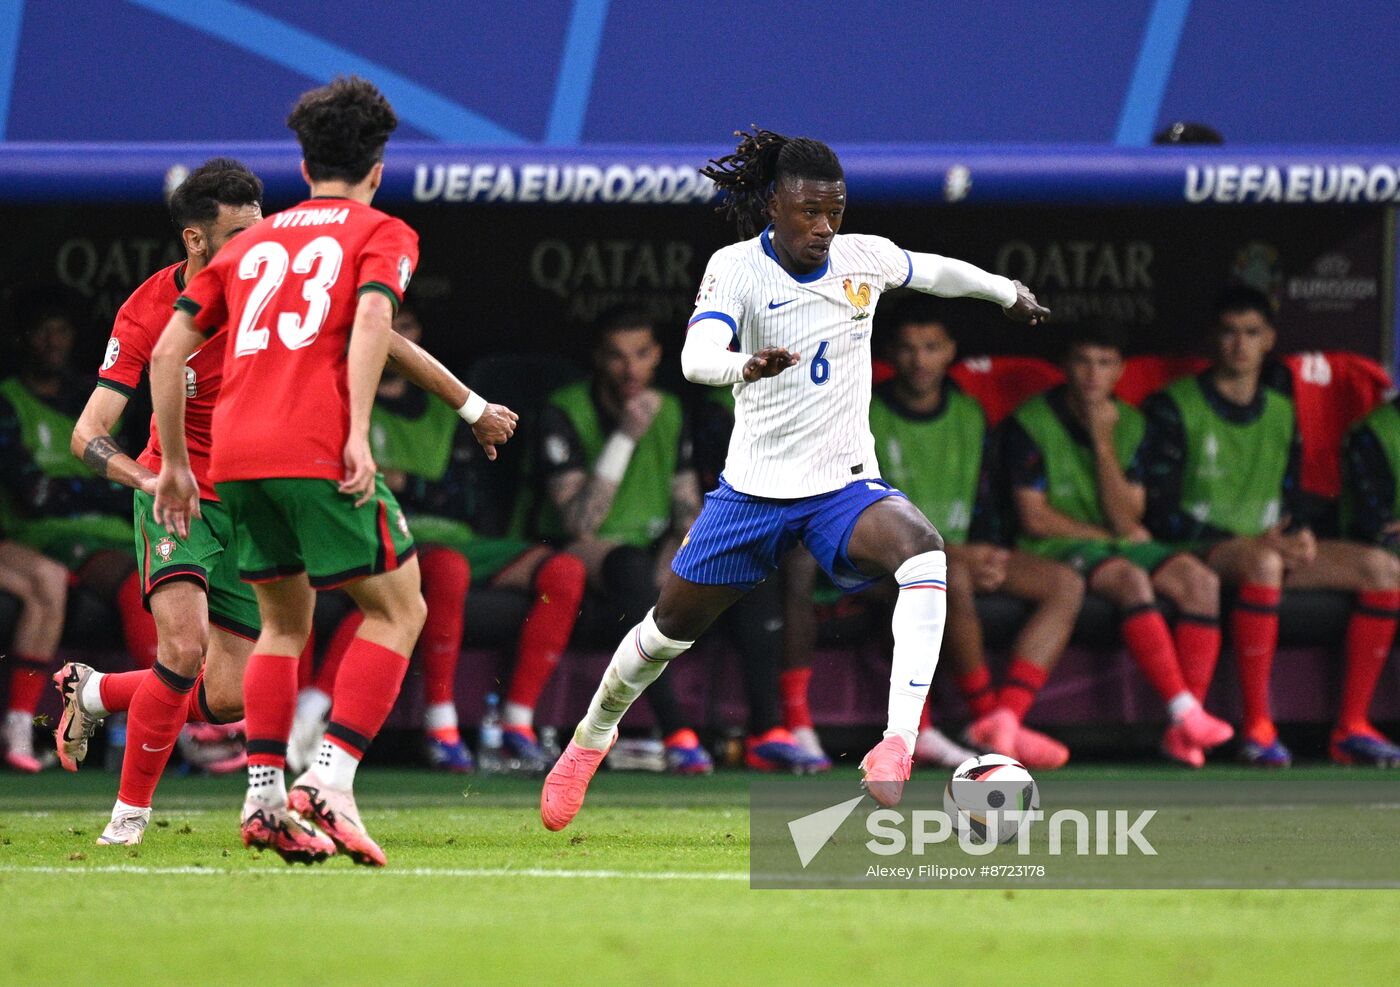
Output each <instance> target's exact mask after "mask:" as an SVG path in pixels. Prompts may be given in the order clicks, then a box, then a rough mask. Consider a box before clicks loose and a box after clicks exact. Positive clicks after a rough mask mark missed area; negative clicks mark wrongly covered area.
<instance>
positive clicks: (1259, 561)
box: [1242, 545, 1284, 586]
mask: <svg viewBox="0 0 1400 987" xmlns="http://www.w3.org/2000/svg"><path fill="white" fill-rule="evenodd" d="M1242 568H1243V570H1244V578H1245V581H1246V582H1251V583H1263V584H1265V585H1267V586H1282V585H1283V573H1284V565H1283V556H1282V555H1280V554H1279V553H1278V552H1277V551H1276V550H1275V549H1272V548H1269V547H1268V546H1267V545H1255V546H1254V547H1253V548H1252V549H1251V550H1250V551H1249V553H1248V554H1247V555H1246V556H1245V558H1244V561H1243V566H1242Z"/></svg>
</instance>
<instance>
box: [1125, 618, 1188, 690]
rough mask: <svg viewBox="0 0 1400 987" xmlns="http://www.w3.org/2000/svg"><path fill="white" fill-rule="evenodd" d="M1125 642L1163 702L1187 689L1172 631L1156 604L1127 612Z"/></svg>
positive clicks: (1144, 675)
mask: <svg viewBox="0 0 1400 987" xmlns="http://www.w3.org/2000/svg"><path fill="white" fill-rule="evenodd" d="M1123 643H1124V644H1126V645H1127V646H1128V652H1129V654H1131V655H1132V656H1133V660H1134V661H1136V662H1137V664H1138V668H1140V669H1142V674H1143V677H1144V678H1146V679H1147V681H1148V684H1150V685H1151V686H1152V688H1153V689H1155V690H1156V691H1157V695H1159V696H1161V697H1162V701H1163V702H1165V701H1167V700H1169V699H1172V698H1173V697H1175V696H1177V695H1179V694H1180V693H1182V692H1184V691H1186V680H1185V679H1184V678H1182V675H1181V664H1180V663H1179V662H1178V660H1177V657H1176V645H1175V644H1173V643H1172V635H1171V631H1170V630H1168V629H1167V622H1166V620H1164V619H1163V618H1162V611H1160V610H1158V609H1157V607H1156V606H1155V605H1154V604H1151V603H1148V604H1144V605H1143V606H1140V607H1134V608H1133V609H1131V610H1128V611H1127V612H1125V613H1124V614H1123Z"/></svg>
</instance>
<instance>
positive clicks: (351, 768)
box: [314, 740, 360, 791]
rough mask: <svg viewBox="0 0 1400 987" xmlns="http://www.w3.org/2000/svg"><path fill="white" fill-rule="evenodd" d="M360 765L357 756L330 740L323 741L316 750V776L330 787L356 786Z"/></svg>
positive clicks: (344, 787) (349, 787)
mask: <svg viewBox="0 0 1400 987" xmlns="http://www.w3.org/2000/svg"><path fill="white" fill-rule="evenodd" d="M359 766H360V760H359V758H357V757H355V756H354V755H353V754H351V753H350V752H349V751H347V750H346V749H345V748H344V747H341V746H340V745H339V744H333V743H331V742H330V741H329V740H323V741H321V749H320V750H319V751H317V752H316V763H315V765H314V767H315V769H316V777H318V778H320V779H321V780H322V781H323V782H325V783H326V785H327V786H329V787H330V788H340V789H344V790H346V791H349V790H350V789H351V788H353V787H354V786H355V769H356V768H358V767H359Z"/></svg>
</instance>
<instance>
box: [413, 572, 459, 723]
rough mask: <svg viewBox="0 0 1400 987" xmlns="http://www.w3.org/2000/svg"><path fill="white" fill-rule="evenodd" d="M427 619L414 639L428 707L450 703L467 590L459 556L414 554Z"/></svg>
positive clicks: (455, 675) (454, 682) (455, 674)
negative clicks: (420, 660) (420, 659)
mask: <svg viewBox="0 0 1400 987" xmlns="http://www.w3.org/2000/svg"><path fill="white" fill-rule="evenodd" d="M418 565H419V566H420V567H421V569H422V572H423V602H424V603H426V604H427V605H428V618H427V620H426V621H425V622H424V624H423V633H422V634H421V635H419V638H418V653H419V654H420V655H422V656H423V679H424V683H423V693H424V699H425V700H426V701H427V703H428V705H429V706H433V705H436V704H438V703H450V702H452V696H453V693H454V692H455V691H456V689H455V688H454V687H455V685H456V678H457V656H458V655H459V654H460V653H461V651H462V623H463V612H464V608H465V607H466V603H467V592H468V591H469V590H470V589H471V581H472V580H471V567H470V566H469V565H468V564H467V560H466V559H465V558H463V557H462V555H461V553H459V552H454V551H452V549H450V548H440V547H433V548H430V549H428V550H427V551H424V552H419V553H418Z"/></svg>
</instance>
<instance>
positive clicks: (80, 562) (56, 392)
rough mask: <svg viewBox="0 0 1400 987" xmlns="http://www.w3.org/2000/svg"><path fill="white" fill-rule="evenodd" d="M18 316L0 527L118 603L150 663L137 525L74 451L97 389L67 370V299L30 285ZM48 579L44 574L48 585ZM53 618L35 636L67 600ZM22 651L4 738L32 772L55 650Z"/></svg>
mask: <svg viewBox="0 0 1400 987" xmlns="http://www.w3.org/2000/svg"><path fill="white" fill-rule="evenodd" d="M15 319H16V327H17V329H18V330H19V338H20V344H21V351H20V367H19V372H18V373H17V374H16V375H15V376H12V377H8V378H6V379H5V380H3V381H0V530H3V531H4V533H5V535H6V537H7V538H9V539H10V540H11V541H13V542H16V543H18V544H19V545H22V546H24V547H26V548H29V549H31V550H32V551H34V552H36V553H38V554H40V555H42V556H45V557H47V558H49V559H51V560H53V561H55V562H57V563H59V564H61V565H63V566H65V567H66V568H68V569H70V570H73V571H74V572H75V573H76V575H77V579H78V581H79V582H82V583H85V584H87V585H88V586H90V587H92V588H93V589H94V590H95V591H96V592H97V593H98V594H99V595H101V596H103V597H105V598H108V599H112V600H114V601H115V603H116V604H117V608H118V611H119V613H120V615H121V622H122V630H123V631H124V632H125V636H126V644H127V648H128V650H129V651H130V652H131V654H132V657H133V658H134V659H135V660H136V661H137V662H138V663H141V664H148V663H149V659H150V657H151V654H150V653H151V652H152V651H153V650H154V643H155V642H154V636H155V635H154V633H153V631H154V628H153V627H152V625H151V618H150V617H149V616H148V615H147V614H146V612H145V611H144V610H143V609H142V607H141V594H140V580H139V578H138V577H137V574H136V573H134V572H132V564H131V556H130V555H129V554H128V550H129V548H130V546H131V522H130V521H129V520H128V517H127V510H126V506H125V504H124V503H123V501H124V500H125V496H124V493H123V491H122V488H121V487H119V486H117V485H115V484H113V483H110V482H109V481H107V480H106V479H104V478H102V477H100V476H93V475H92V473H91V472H90V471H89V470H88V468H87V467H86V466H84V465H83V464H82V463H80V462H79V461H78V460H76V459H74V458H73V456H72V454H71V453H70V452H69V451H68V435H69V434H70V433H71V432H72V431H73V426H74V424H75V423H76V421H77V419H78V415H79V413H80V412H81V410H82V407H83V401H84V400H85V399H86V397H87V394H88V391H89V390H90V389H91V385H90V384H89V382H88V381H86V380H85V379H84V378H83V377H81V376H79V375H78V374H76V373H74V372H73V370H72V369H71V367H70V356H71V354H72V351H73V342H74V339H75V337H76V335H77V328H76V326H75V323H74V317H73V314H72V311H71V307H70V303H69V300H68V298H66V297H65V296H63V295H61V294H59V293H58V292H56V291H53V290H50V289H34V290H31V291H29V292H26V293H25V294H23V295H22V296H21V297H20V298H19V299H18V302H17V304H16V312H15ZM47 568H48V567H45V569H47ZM50 581H51V577H49V576H45V577H44V582H45V585H48V584H49V582H50ZM49 596H50V597H53V593H52V591H50V592H49ZM65 596H66V594H65ZM58 602H62V601H61V600H55V603H58ZM52 620H54V621H57V626H56V627H55V626H52V625H50V626H48V627H47V629H46V631H45V632H44V633H43V634H40V635H39V637H40V638H46V637H52V638H53V639H54V641H55V642H56V641H57V638H58V635H59V634H60V633H61V629H62V623H63V612H62V608H61V607H60V608H59V609H58V610H57V611H56V613H55V615H54V616H53V617H52ZM25 648H26V649H27V650H25V651H19V646H18V645H16V651H17V652H18V654H17V655H16V656H15V657H16V658H17V659H18V663H23V668H22V669H20V668H18V667H17V668H16V669H15V674H14V675H12V677H11V682H12V691H11V694H10V707H11V708H10V715H8V716H7V717H6V727H7V729H6V734H5V739H6V753H7V760H8V762H9V763H10V765H11V766H12V767H17V768H19V769H20V770H25V771H29V770H38V768H39V766H40V763H41V762H40V761H39V760H38V759H37V758H36V757H35V756H34V746H33V736H32V730H31V727H32V721H33V714H34V709H35V708H36V707H37V704H38V701H39V696H40V695H41V694H42V692H43V684H42V680H44V679H47V678H48V675H49V673H50V670H49V668H48V663H49V662H50V661H51V660H52V658H53V653H54V652H53V649H51V648H45V647H43V646H42V645H39V644H38V642H37V641H35V640H33V639H30V641H29V643H28V644H26V645H25ZM46 652H47V653H46ZM41 660H42V661H43V662H44V664H43V665H40V664H38V662H39V661H41ZM21 671H23V672H24V673H26V674H23V675H21V674H19V673H20V672H21ZM35 676H38V678H35Z"/></svg>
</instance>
